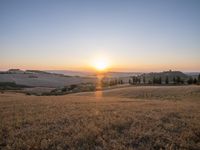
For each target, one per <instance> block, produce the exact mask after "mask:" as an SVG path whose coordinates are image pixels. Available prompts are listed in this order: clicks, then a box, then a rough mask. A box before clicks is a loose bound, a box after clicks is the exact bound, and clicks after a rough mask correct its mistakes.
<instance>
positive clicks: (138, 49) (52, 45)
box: [0, 0, 200, 71]
mask: <svg viewBox="0 0 200 150" xmlns="http://www.w3.org/2000/svg"><path fill="white" fill-rule="evenodd" d="M99 56H100V57H106V59H108V60H109V61H110V65H111V68H112V69H113V70H126V71H161V70H166V69H175V70H182V71H200V0H137V1H134V0H130V1H129V0H91V1H87V0H85V1H84V0H80V1H78V0H71V1H67V0H24V1H22V0H18V1H16V0H0V69H7V68H22V69H30V68H31V69H43V70H44V69H84V68H87V66H89V64H90V63H91V60H92V59H94V58H97V57H99Z"/></svg>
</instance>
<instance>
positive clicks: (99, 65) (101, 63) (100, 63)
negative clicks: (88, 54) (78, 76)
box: [93, 58, 108, 71]
mask: <svg viewBox="0 0 200 150" xmlns="http://www.w3.org/2000/svg"><path fill="white" fill-rule="evenodd" d="M93 66H94V68H95V69H96V70H97V71H105V70H106V69H107V68H108V61H106V60H105V59H102V58H101V59H96V60H94V63H93Z"/></svg>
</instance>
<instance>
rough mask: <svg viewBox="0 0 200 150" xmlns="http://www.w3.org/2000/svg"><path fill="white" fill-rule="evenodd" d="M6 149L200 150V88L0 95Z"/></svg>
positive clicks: (0, 131) (1, 143) (1, 140)
mask: <svg viewBox="0 0 200 150" xmlns="http://www.w3.org/2000/svg"><path fill="white" fill-rule="evenodd" d="M0 149H24V150H26V149H58V150H62V149H92V150H93V149H96V150H101V149H105V150H107V149H108V150H110V149H116V150H118V149H136V150H139V149H142V150H143V149H200V86H169V87H167V86H161V87H159V86H146V87H142V86H140V87H125V88H120V89H113V90H108V91H104V92H101V91H98V92H87V93H79V94H71V95H66V96H27V95H23V94H17V93H8V92H5V93H2V94H0Z"/></svg>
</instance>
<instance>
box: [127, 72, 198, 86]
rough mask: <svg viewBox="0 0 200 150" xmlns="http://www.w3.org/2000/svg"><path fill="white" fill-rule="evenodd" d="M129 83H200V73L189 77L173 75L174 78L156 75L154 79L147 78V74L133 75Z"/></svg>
mask: <svg viewBox="0 0 200 150" xmlns="http://www.w3.org/2000/svg"><path fill="white" fill-rule="evenodd" d="M129 84H136V85H137V84H176V85H177V84H200V74H199V75H198V77H197V78H193V77H189V78H188V79H183V78H181V77H180V76H176V77H173V79H172V80H170V79H169V77H168V76H166V77H161V76H159V77H155V76H153V78H152V79H148V80H147V79H146V77H145V76H132V77H131V78H130V79H129Z"/></svg>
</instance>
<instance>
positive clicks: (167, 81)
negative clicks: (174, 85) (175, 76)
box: [165, 76, 169, 84]
mask: <svg viewBox="0 0 200 150" xmlns="http://www.w3.org/2000/svg"><path fill="white" fill-rule="evenodd" d="M165 84H169V77H168V76H166V78H165Z"/></svg>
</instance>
